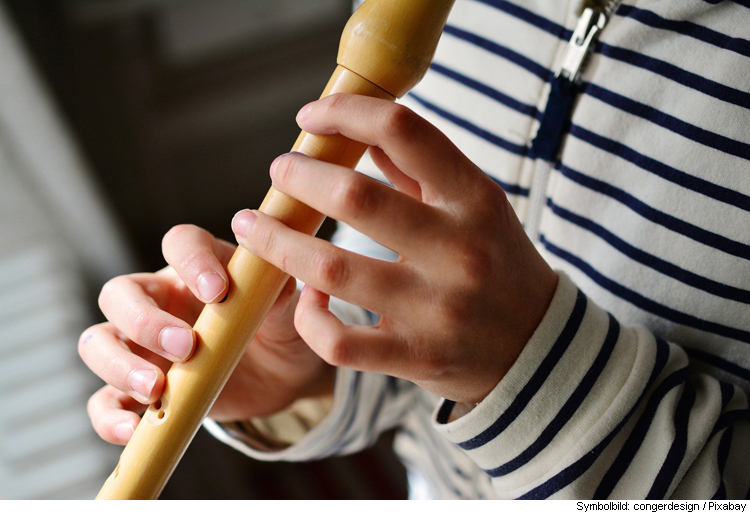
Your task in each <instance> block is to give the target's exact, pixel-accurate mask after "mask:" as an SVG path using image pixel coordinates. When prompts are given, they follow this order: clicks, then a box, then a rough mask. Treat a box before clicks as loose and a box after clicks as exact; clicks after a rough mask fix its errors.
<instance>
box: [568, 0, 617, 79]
mask: <svg viewBox="0 0 750 528" xmlns="http://www.w3.org/2000/svg"><path fill="white" fill-rule="evenodd" d="M606 23H607V17H606V16H605V15H604V13H602V12H600V11H597V10H595V9H591V8H590V7H587V8H586V9H584V10H583V13H582V14H581V16H580V17H579V18H578V23H577V24H576V29H575V31H573V36H572V37H571V38H570V42H568V46H567V47H566V48H565V55H563V60H562V63H561V64H560V67H559V68H558V69H557V72H555V77H564V78H565V79H568V80H569V81H570V82H573V83H574V82H576V80H577V78H578V74H579V73H580V70H581V66H582V65H583V61H584V60H585V59H586V55H588V53H589V48H590V47H591V44H592V43H593V42H594V37H596V35H597V33H599V31H601V30H602V28H604V26H605V24H606Z"/></svg>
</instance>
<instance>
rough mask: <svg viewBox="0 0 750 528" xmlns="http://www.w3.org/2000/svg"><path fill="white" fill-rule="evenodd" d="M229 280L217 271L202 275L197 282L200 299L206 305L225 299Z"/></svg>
mask: <svg viewBox="0 0 750 528" xmlns="http://www.w3.org/2000/svg"><path fill="white" fill-rule="evenodd" d="M227 284H228V283H227V279H226V278H224V277H223V276H222V275H221V274H219V273H217V272H216V271H207V272H204V273H201V274H200V275H199V276H198V280H197V281H196V287H197V289H198V297H199V298H200V299H201V301H203V302H204V303H206V304H210V303H213V302H216V301H217V300H219V299H222V298H223V297H224V292H225V291H226V289H227Z"/></svg>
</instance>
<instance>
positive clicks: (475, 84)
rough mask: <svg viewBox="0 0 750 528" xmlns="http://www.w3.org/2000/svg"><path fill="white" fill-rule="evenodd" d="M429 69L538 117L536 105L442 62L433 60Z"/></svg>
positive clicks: (504, 104)
mask: <svg viewBox="0 0 750 528" xmlns="http://www.w3.org/2000/svg"><path fill="white" fill-rule="evenodd" d="M430 69H431V70H433V71H436V72H438V73H439V74H441V75H444V76H446V77H448V78H449V79H453V80H454V81H456V82H459V83H461V84H463V85H464V86H468V87H469V88H472V89H473V90H476V91H477V92H479V93H481V94H483V95H486V96H487V97H489V98H490V99H492V100H494V101H497V102H498V103H500V104H502V105H503V106H507V107H508V108H512V109H513V110H515V111H516V112H519V113H521V114H523V115H527V116H531V117H533V118H534V119H539V118H540V114H541V112H539V110H537V108H536V106H532V105H530V104H526V103H522V102H521V101H519V100H517V99H514V98H513V97H510V96H509V95H507V94H504V93H502V92H500V91H498V90H496V89H494V88H492V87H491V86H487V85H486V84H484V83H481V82H479V81H477V80H475V79H471V78H470V77H467V76H465V75H463V74H460V73H458V72H457V71H454V70H451V69H450V68H447V67H446V66H443V65H442V64H438V63H436V62H433V63H432V66H430Z"/></svg>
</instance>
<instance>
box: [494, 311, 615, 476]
mask: <svg viewBox="0 0 750 528" xmlns="http://www.w3.org/2000/svg"><path fill="white" fill-rule="evenodd" d="M608 315H609V330H608V331H607V337H606V338H605V339H604V343H603V344H602V347H601V349H600V350H599V353H598V354H597V357H596V359H595V360H594V362H593V363H592V364H591V367H590V368H589V370H588V371H587V372H586V375H585V376H584V377H583V379H582V380H581V382H580V384H579V385H578V387H576V390H575V391H573V394H571V395H570V398H568V401H566V402H565V405H563V406H562V408H561V409H560V411H559V412H558V413H557V415H556V416H555V417H554V418H553V419H552V421H551V422H550V423H549V425H547V427H545V428H544V431H542V434H540V435H539V437H538V438H537V439H536V440H535V441H534V442H533V443H532V444H531V445H530V446H529V447H527V448H526V449H525V450H524V451H523V452H522V453H521V454H519V455H518V456H517V457H515V458H513V459H512V460H510V461H508V462H506V463H505V464H503V465H501V466H499V467H496V468H494V469H486V470H485V473H487V474H488V475H489V476H490V477H502V476H503V475H507V474H509V473H511V472H513V471H515V470H516V469H518V468H520V467H522V466H523V465H525V464H527V463H528V462H529V461H530V460H531V459H533V458H534V457H535V456H537V455H538V454H539V453H541V452H542V450H544V448H545V447H547V446H548V445H549V443H550V442H552V440H553V439H554V438H555V436H557V433H558V432H560V430H561V429H562V428H563V427H564V426H565V424H567V423H568V422H569V421H570V419H571V418H572V417H573V414H575V412H576V411H577V410H578V408H579V407H580V406H581V404H583V401H584V400H585V399H586V397H587V396H588V395H589V394H590V393H591V389H592V388H593V387H594V384H595V383H596V382H597V381H598V380H599V376H600V375H601V373H602V371H603V370H604V367H606V366H607V362H608V361H609V358H610V357H611V356H612V351H613V350H614V349H615V345H616V344H617V339H618V338H619V336H620V325H619V323H618V322H617V321H616V320H615V318H614V317H612V315H611V314H608Z"/></svg>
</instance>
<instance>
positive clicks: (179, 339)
mask: <svg viewBox="0 0 750 528" xmlns="http://www.w3.org/2000/svg"><path fill="white" fill-rule="evenodd" d="M159 346H160V347H161V349H162V350H163V351H164V352H166V353H167V354H169V355H170V356H172V357H173V358H176V359H178V360H183V361H184V360H186V359H187V358H188V357H190V354H191V353H192V352H193V331H192V330H189V329H187V328H180V327H178V326H168V327H167V328H165V329H163V330H162V331H161V332H159Z"/></svg>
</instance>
